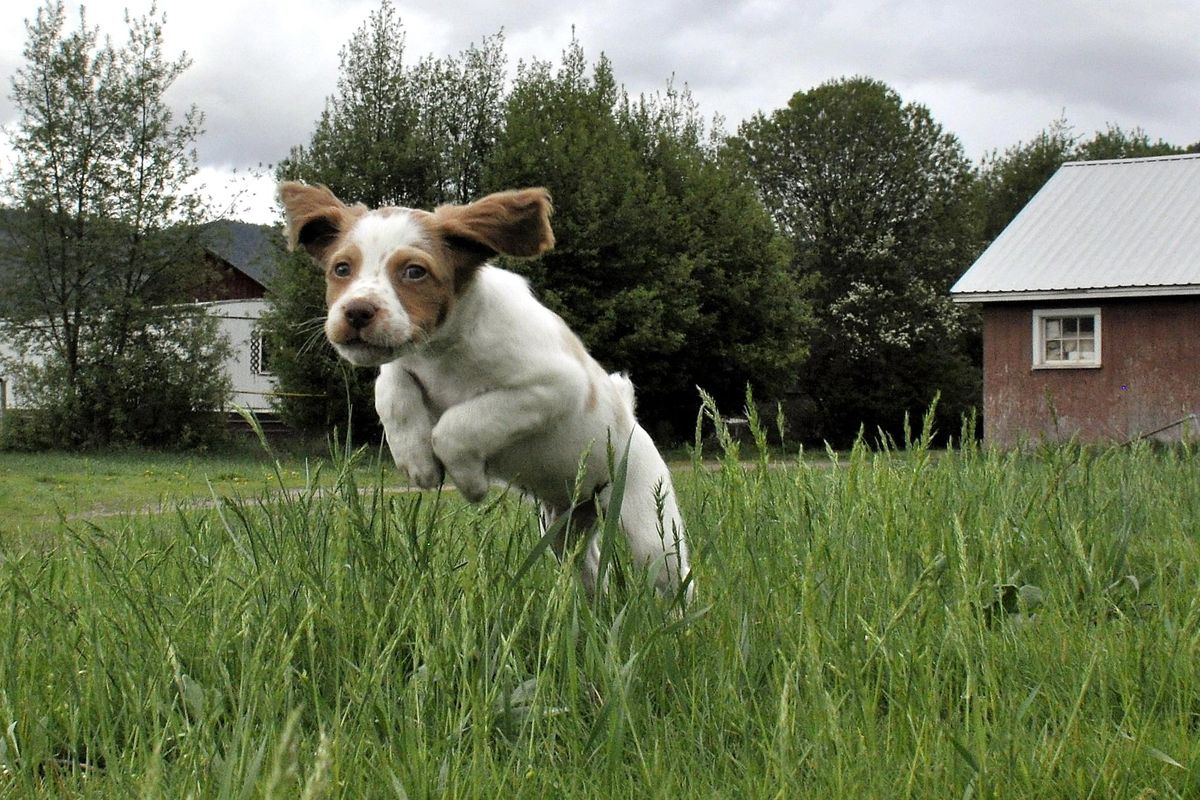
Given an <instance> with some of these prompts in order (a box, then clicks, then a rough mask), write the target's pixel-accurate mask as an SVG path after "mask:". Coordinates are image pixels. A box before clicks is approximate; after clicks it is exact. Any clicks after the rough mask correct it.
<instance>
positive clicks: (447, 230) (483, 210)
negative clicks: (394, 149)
mask: <svg viewBox="0 0 1200 800" xmlns="http://www.w3.org/2000/svg"><path fill="white" fill-rule="evenodd" d="M552 210H553V206H552V205H551V203H550V193H549V192H547V191H546V190H545V189H518V190H514V191H509V192H497V193H495V194H490V195H488V196H487V197H484V198H483V199H481V200H476V201H475V202H474V203H469V204H467V205H465V206H442V207H440V208H439V209H437V210H436V211H435V212H433V215H432V217H431V218H430V219H429V221H428V226H429V228H430V230H431V231H432V232H433V233H434V235H435V236H436V237H437V238H440V239H441V240H442V241H443V242H445V244H446V251H447V256H448V258H449V261H450V263H451V266H452V267H453V268H454V271H455V275H456V278H457V279H458V282H459V283H460V284H464V283H466V282H467V281H468V280H470V277H471V275H472V274H474V271H475V270H476V269H477V268H478V267H479V266H480V265H482V264H483V263H484V262H485V261H487V260H488V259H489V258H492V257H493V256H497V255H507V256H522V257H531V256H536V255H541V254H542V253H544V252H546V251H547V250H549V249H550V248H552V247H554V231H553V229H552V228H551V227H550V214H551V212H552Z"/></svg>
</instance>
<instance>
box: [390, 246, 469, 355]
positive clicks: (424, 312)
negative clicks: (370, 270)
mask: <svg viewBox="0 0 1200 800" xmlns="http://www.w3.org/2000/svg"><path fill="white" fill-rule="evenodd" d="M410 266H419V267H424V268H425V269H426V270H427V273H426V275H425V277H424V278H422V279H421V280H417V281H411V280H405V278H404V270H405V269H407V268H408V267H410ZM387 271H388V279H389V280H390V281H391V284H392V288H393V289H394V290H395V292H396V297H397V298H399V300H400V304H401V305H402V306H404V311H405V313H406V314H408V317H409V319H410V320H411V321H412V324H413V327H414V328H415V329H416V331H414V333H415V334H416V335H424V336H428V335H430V334H431V333H433V331H434V330H435V329H436V328H437V327H438V326H439V325H441V324H442V323H443V322H444V321H445V320H446V316H447V315H448V314H449V313H450V308H451V307H452V305H453V303H454V297H455V286H454V273H453V272H452V271H451V270H450V268H449V267H448V266H447V265H446V264H445V263H443V262H442V261H440V260H439V259H438V258H437V257H436V256H435V255H433V254H432V253H429V252H426V251H425V250H420V249H418V248H415V247H402V248H400V249H399V250H397V251H396V252H395V253H393V254H392V255H391V256H390V257H389V258H388V264H387Z"/></svg>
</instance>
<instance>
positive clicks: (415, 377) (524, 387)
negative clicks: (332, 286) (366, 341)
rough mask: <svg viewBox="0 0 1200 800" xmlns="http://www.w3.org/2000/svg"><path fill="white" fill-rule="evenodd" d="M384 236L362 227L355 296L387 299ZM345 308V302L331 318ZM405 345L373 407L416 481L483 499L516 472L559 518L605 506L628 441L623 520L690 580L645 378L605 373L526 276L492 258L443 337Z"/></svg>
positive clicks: (650, 556) (664, 575) (632, 539)
mask: <svg viewBox="0 0 1200 800" xmlns="http://www.w3.org/2000/svg"><path fill="white" fill-rule="evenodd" d="M364 221H365V220H364ZM383 222H387V223H391V220H384V221H383ZM391 224H395V223H391ZM360 225H361V223H360ZM373 231H374V229H369V231H368V232H364V233H361V234H360V233H359V232H357V231H356V232H355V234H354V238H355V241H356V242H357V243H358V244H359V246H360V247H361V248H362V249H363V251H364V255H365V257H366V261H365V262H364V269H363V272H362V274H361V275H360V276H359V278H358V279H357V280H356V281H355V284H358V283H359V282H360V281H361V282H362V286H361V287H359V286H357V285H351V286H350V287H349V288H348V290H347V291H346V293H345V295H343V297H345V296H346V295H355V296H365V295H370V296H371V297H376V296H378V295H379V294H380V293H383V292H384V289H386V288H387V283H386V280H382V281H381V280H379V279H377V278H375V277H372V271H371V270H368V269H366V267H367V266H368V265H371V264H382V263H383V262H384V261H385V260H386V258H387V254H386V252H381V251H385V250H390V249H391V248H392V247H395V246H396V240H395V238H391V237H386V236H384V237H379V238H378V239H376V238H375V237H374V235H373ZM387 242H390V244H387ZM339 302H341V301H340V300H339ZM381 307H385V308H386V309H387V313H388V314H389V317H390V318H391V320H392V322H391V324H394V326H395V334H396V336H397V337H398V338H399V337H402V336H403V332H404V331H405V330H406V328H405V326H406V325H407V322H406V317H405V316H404V311H403V307H402V306H401V305H400V303H399V302H398V301H396V300H395V298H394V297H392V298H391V299H390V300H389V301H387V302H386V305H381ZM336 311H337V306H336V305H335V306H334V307H333V308H331V309H330V314H331V315H332V314H334V313H336ZM398 351H399V357H397V358H395V359H394V360H390V361H387V362H386V363H384V364H382V366H381V367H380V371H379V378H378V380H377V381H376V384H375V405H376V409H377V410H378V412H379V417H380V419H381V420H382V421H383V426H384V430H385V432H386V434H387V441H388V446H389V448H390V450H391V452H392V456H393V458H394V459H395V461H396V464H397V466H399V467H400V468H401V469H403V470H405V471H406V472H407V473H408V475H409V477H410V479H411V480H412V481H413V482H414V483H416V484H417V485H418V486H420V487H422V488H433V487H435V486H437V485H439V483H440V482H441V481H442V479H443V470H444V476H445V477H448V478H449V479H450V480H451V481H452V482H453V483H454V485H455V486H457V487H458V489H459V491H460V492H461V493H462V494H463V496H464V497H466V498H467V499H468V500H470V501H472V502H475V501H478V500H480V499H482V498H483V496H484V495H485V494H486V492H487V490H488V486H489V483H490V481H491V480H493V479H496V480H500V481H504V482H506V483H508V484H511V485H513V486H516V487H518V488H520V489H521V490H523V491H526V492H529V493H530V494H532V495H534V496H535V497H537V498H538V499H539V500H540V501H541V503H542V507H543V515H542V516H543V523H544V524H547V525H548V524H550V523H551V522H552V521H553V520H554V519H555V518H556V517H557V516H558V515H560V514H563V513H565V512H567V510H568V509H571V507H572V504H573V503H577V502H579V501H581V500H583V501H589V502H590V500H591V498H593V497H596V499H597V500H598V501H599V502H600V504H601V506H602V507H605V508H607V505H608V502H609V499H610V498H609V495H610V493H611V486H610V485H609V482H610V469H609V447H610V446H611V447H612V449H613V451H614V453H615V457H616V461H618V462H619V461H620V459H621V457H622V455H623V453H624V451H625V448H626V445H628V448H629V453H628V454H629V461H628V472H627V479H626V491H625V495H624V498H623V501H622V505H621V518H620V522H621V526H622V528H623V529H624V531H625V533H626V535H627V537H628V540H629V544H630V548H631V550H632V552H633V556H634V558H635V559H636V560H637V562H638V563H639V564H642V565H645V566H647V567H649V568H650V569H651V570H652V571H654V572H656V573H657V578H656V580H657V585H658V586H659V588H660V589H661V590H662V591H664V592H671V591H674V590H675V589H677V588H678V587H679V585H680V582H681V580H682V579H683V578H684V577H685V576H686V575H687V574H688V571H689V563H688V551H687V544H686V541H685V539H684V529H683V521H682V519H681V518H680V515H679V509H678V505H677V503H676V499H675V491H674V488H673V486H672V484H671V475H670V472H669V471H668V469H667V465H666V463H665V462H664V461H663V459H662V456H660V455H659V453H658V450H657V449H656V448H655V446H654V443H653V441H652V440H651V439H650V436H649V435H648V434H647V433H646V431H645V430H643V429H642V427H641V426H640V425H638V423H637V421H636V419H635V418H634V403H633V384H632V383H631V382H630V381H629V379H628V378H626V377H624V376H622V375H612V376H609V375H607V374H606V373H605V372H604V370H603V369H602V368H601V367H600V365H599V364H598V363H596V361H595V360H593V359H592V358H591V357H590V356H588V355H587V354H586V352H585V351H584V350H583V348H582V347H581V346H579V344H578V340H577V339H576V338H575V336H574V334H573V333H571V332H570V330H569V329H568V328H567V326H566V324H565V323H564V322H563V321H562V319H561V318H560V317H559V316H558V315H557V314H554V313H553V312H551V311H550V310H549V309H547V308H546V307H545V306H543V305H542V304H541V303H539V302H538V301H537V300H536V299H535V298H534V297H533V295H532V293H531V292H530V290H529V286H528V285H527V283H526V282H525V280H524V279H522V278H521V277H519V276H517V275H515V274H513V273H511V272H507V271H505V270H501V269H498V268H496V267H493V266H483V267H481V268H480V269H479V271H478V272H477V273H476V274H475V276H474V277H473V279H472V280H471V282H470V283H469V285H468V286H467V288H466V289H465V290H464V291H463V293H462V294H461V295H460V296H459V298H458V299H457V302H456V303H455V305H454V306H453V309H452V310H451V311H450V313H449V315H448V317H447V318H446V320H445V322H444V323H443V324H442V325H441V326H440V327H438V328H437V330H436V331H435V332H434V334H433V335H432V336H431V337H430V338H429V339H428V340H426V341H424V342H422V343H421V344H419V345H412V346H409V347H407V348H404V347H401V348H398ZM584 454H587V456H586V464H585V466H584V470H583V476H582V484H581V485H580V486H578V487H576V486H575V479H576V474H577V472H578V470H579V465H580V461H581V459H582V458H583V457H584ZM579 508H582V506H580V507H579ZM580 517H581V518H584V519H586V518H587V517H588V514H587V513H586V512H584V513H580ZM561 550H562V548H561V546H559V547H556V552H561ZM598 566H599V547H598V543H597V541H596V538H595V535H594V533H593V534H592V538H591V540H590V541H589V544H588V548H587V552H586V554H585V558H584V563H583V565H582V576H583V580H584V583H585V585H586V586H587V587H588V589H589V590H590V591H595V589H596V586H595V583H596V578H597V571H598ZM688 593H689V596H690V595H691V587H690V585H689V592H688Z"/></svg>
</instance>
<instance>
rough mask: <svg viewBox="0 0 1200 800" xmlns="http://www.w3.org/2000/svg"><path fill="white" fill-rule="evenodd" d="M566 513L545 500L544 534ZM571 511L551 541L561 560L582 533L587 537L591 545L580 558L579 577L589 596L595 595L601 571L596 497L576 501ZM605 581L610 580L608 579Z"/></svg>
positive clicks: (551, 547)
mask: <svg viewBox="0 0 1200 800" xmlns="http://www.w3.org/2000/svg"><path fill="white" fill-rule="evenodd" d="M565 513H566V512H563V511H559V510H558V509H556V508H553V507H551V506H548V505H546V504H545V503H543V504H542V506H541V517H540V518H541V526H542V535H543V536H544V535H545V534H546V531H548V530H550V528H551V526H553V525H554V523H555V522H557V521H558V520H559V519H560V518H561V517H562V516H563V514H565ZM570 514H571V521H570V523H568V524H567V526H566V527H564V528H563V529H562V530H561V531H559V534H558V536H556V537H554V539H552V540H551V541H550V549H551V550H552V551H553V552H554V556H555V557H556V558H557V559H558V560H559V561H560V562H561V561H562V560H563V559H564V558H566V557H567V555H569V554H570V552H571V549H572V548H573V547H574V546H575V543H576V542H578V541H579V537H580V536H581V535H582V536H586V537H587V549H586V550H585V551H584V552H583V554H582V557H581V560H580V562H579V578H580V580H582V581H583V588H584V589H586V590H587V593H588V596H589V597H595V596H596V576H597V574H598V573H599V572H600V535H599V530H598V529H597V523H598V518H597V515H596V502H595V500H593V499H591V498H589V499H587V500H583V501H581V502H579V503H576V504H575V506H574V507H573V508H572V509H571V512H570ZM605 582H606V583H607V580H606V581H605Z"/></svg>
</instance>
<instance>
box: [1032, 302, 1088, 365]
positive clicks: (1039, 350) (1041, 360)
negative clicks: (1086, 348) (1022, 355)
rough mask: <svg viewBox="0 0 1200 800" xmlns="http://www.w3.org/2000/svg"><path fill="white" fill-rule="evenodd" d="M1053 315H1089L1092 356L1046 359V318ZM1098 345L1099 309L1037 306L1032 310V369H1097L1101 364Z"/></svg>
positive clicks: (1050, 317)
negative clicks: (1065, 359) (1091, 322)
mask: <svg viewBox="0 0 1200 800" xmlns="http://www.w3.org/2000/svg"><path fill="white" fill-rule="evenodd" d="M1055 317H1091V318H1092V319H1093V320H1094V322H1093V325H1094V328H1093V330H1094V333H1095V337H1094V338H1095V348H1094V351H1093V357H1092V358H1090V359H1087V360H1086V361H1084V360H1079V361H1047V360H1046V322H1045V321H1046V320H1047V319H1054V318H1055ZM1101 353H1102V350H1101V345H1100V309H1099V308H1097V307H1093V308H1038V309H1034V311H1033V368H1034V369H1099V368H1100V367H1101V366H1102V358H1101Z"/></svg>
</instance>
